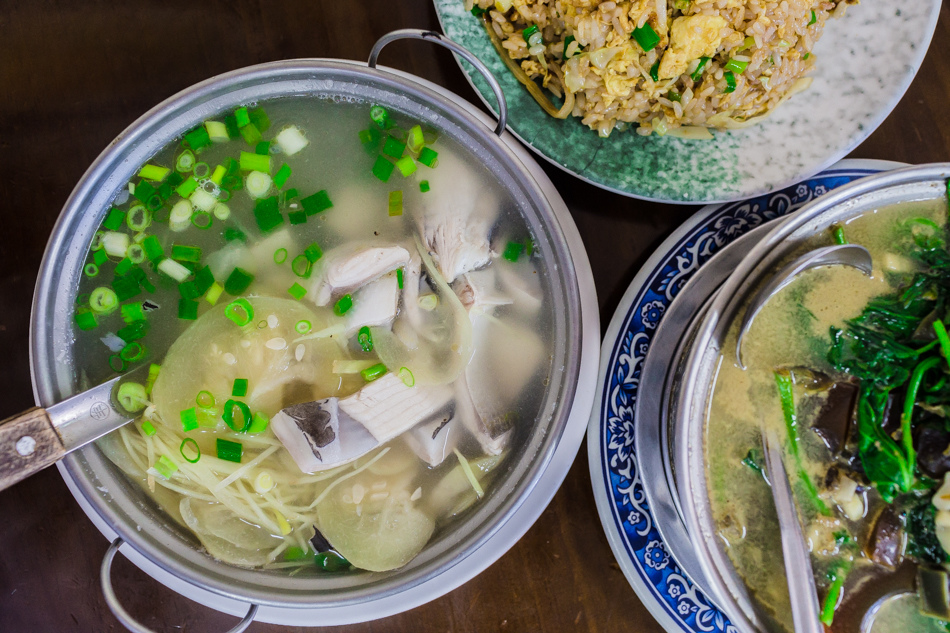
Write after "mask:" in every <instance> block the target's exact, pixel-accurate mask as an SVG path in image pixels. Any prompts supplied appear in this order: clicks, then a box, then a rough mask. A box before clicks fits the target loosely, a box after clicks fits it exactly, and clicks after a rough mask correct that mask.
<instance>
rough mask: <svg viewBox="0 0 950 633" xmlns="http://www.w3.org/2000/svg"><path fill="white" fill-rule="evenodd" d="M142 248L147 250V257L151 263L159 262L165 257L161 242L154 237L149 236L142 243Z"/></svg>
mask: <svg viewBox="0 0 950 633" xmlns="http://www.w3.org/2000/svg"><path fill="white" fill-rule="evenodd" d="M142 248H144V249H145V255H146V257H148V259H149V261H153V262H154V261H158V260H160V259H162V258H163V257H165V250H164V249H163V248H162V244H161V242H159V241H158V238H157V237H155V236H154V235H149V236H148V237H146V238H145V239H144V240H143V241H142Z"/></svg>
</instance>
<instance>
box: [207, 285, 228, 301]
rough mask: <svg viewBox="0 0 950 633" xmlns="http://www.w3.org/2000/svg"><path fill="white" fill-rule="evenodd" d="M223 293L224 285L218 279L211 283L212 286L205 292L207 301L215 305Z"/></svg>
mask: <svg viewBox="0 0 950 633" xmlns="http://www.w3.org/2000/svg"><path fill="white" fill-rule="evenodd" d="M222 294H224V286H222V285H221V284H219V283H218V282H217V281H216V282H214V283H213V284H211V287H210V288H208V292H206V293H205V301H207V302H208V303H210V304H211V305H215V304H216V303H218V299H220V298H221V295H222Z"/></svg>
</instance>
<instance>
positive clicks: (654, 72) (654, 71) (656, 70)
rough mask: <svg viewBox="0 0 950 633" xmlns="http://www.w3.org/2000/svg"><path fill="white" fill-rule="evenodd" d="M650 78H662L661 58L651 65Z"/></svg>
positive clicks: (654, 79)
mask: <svg viewBox="0 0 950 633" xmlns="http://www.w3.org/2000/svg"><path fill="white" fill-rule="evenodd" d="M650 79H652V80H653V81H659V80H660V60H659V59H657V60H656V61H655V62H653V65H652V66H650Z"/></svg>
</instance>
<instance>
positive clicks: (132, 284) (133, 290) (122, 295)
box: [112, 275, 141, 301]
mask: <svg viewBox="0 0 950 633" xmlns="http://www.w3.org/2000/svg"><path fill="white" fill-rule="evenodd" d="M112 289H113V290H114V291H115V296H116V297H118V299H119V301H125V300H127V299H131V298H132V297H134V296H136V295H137V294H139V293H140V292H141V288H139V284H138V282H137V281H136V280H135V279H134V278H133V277H132V276H131V275H130V276H128V277H117V278H116V279H115V280H114V281H113V282H112Z"/></svg>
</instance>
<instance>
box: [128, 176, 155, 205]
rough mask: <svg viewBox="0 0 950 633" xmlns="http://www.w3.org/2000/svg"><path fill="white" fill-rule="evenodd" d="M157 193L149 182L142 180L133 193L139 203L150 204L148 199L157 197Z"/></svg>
mask: <svg viewBox="0 0 950 633" xmlns="http://www.w3.org/2000/svg"><path fill="white" fill-rule="evenodd" d="M156 191H157V189H155V187H153V186H152V185H151V184H150V183H149V182H148V181H146V180H140V181H139V184H137V185H135V191H133V192H132V195H133V196H135V197H136V198H137V199H138V201H139V202H145V203H148V199H149V198H151V197H152V196H153V195H155V192H156Z"/></svg>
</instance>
